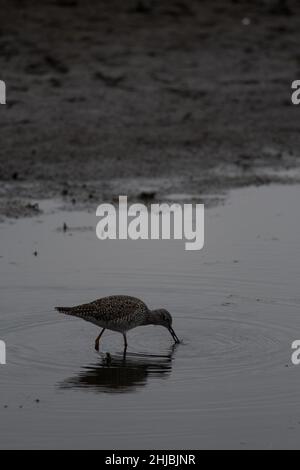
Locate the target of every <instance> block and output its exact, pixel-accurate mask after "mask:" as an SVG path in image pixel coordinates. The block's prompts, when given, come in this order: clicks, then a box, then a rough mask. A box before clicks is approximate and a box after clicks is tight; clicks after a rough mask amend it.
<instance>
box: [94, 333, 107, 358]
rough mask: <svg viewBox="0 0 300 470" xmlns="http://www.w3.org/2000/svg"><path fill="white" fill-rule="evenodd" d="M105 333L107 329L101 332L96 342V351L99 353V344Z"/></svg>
mask: <svg viewBox="0 0 300 470" xmlns="http://www.w3.org/2000/svg"><path fill="white" fill-rule="evenodd" d="M104 331H105V328H103V330H102V331H101V333H100V335H99V336H98V338H96V341H95V349H96V351H97V352H98V351H99V342H100V338H101V336H102V335H103V333H104Z"/></svg>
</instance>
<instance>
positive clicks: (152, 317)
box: [145, 310, 160, 325]
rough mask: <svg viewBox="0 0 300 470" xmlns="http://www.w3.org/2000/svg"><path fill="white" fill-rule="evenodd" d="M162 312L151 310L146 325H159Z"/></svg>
mask: <svg viewBox="0 0 300 470" xmlns="http://www.w3.org/2000/svg"><path fill="white" fill-rule="evenodd" d="M159 324H160V310H149V312H148V313H147V316H146V320H145V325H159Z"/></svg>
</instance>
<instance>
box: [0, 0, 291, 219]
mask: <svg viewBox="0 0 300 470" xmlns="http://www.w3.org/2000/svg"><path fill="white" fill-rule="evenodd" d="M284 5H285V6H284ZM1 8H2V9H3V12H4V14H3V15H1V19H0V69H1V74H2V75H1V79H3V80H5V81H6V82H7V105H6V106H1V108H0V132H1V148H0V182H1V186H0V190H1V191H0V196H1V201H0V213H1V214H5V215H6V214H7V213H8V214H12V215H18V214H19V213H20V212H21V213H22V212H23V214H24V215H26V213H27V212H28V208H26V207H24V204H23V202H24V201H26V204H27V198H29V199H30V198H31V199H34V198H39V199H40V198H43V197H45V198H49V197H57V196H60V195H61V196H63V197H64V198H65V199H66V200H67V202H69V203H73V204H74V205H75V206H76V207H79V204H81V203H87V204H90V202H91V201H93V200H100V199H106V200H107V199H108V200H111V199H112V198H113V197H114V196H115V195H116V194H117V195H119V194H120V193H121V192H122V193H123V194H128V195H129V196H130V195H132V196H133V197H140V196H142V195H143V193H145V191H148V192H149V191H150V192H152V193H153V192H154V193H155V194H156V195H157V196H158V197H160V195H161V194H163V193H164V192H177V193H178V192H187V191H188V192H193V193H199V191H206V192H207V191H208V190H212V191H215V190H220V189H221V188H224V187H226V188H228V187H237V186H243V185H248V184H264V183H268V182H270V181H277V180H276V178H274V177H273V176H270V175H269V174H265V173H264V169H265V168H272V169H280V170H282V169H284V170H286V169H289V168H292V167H293V166H295V165H297V163H298V160H299V158H298V157H299V155H298V153H299V152H298V149H299V146H300V142H299V135H300V133H299V125H298V122H299V112H298V111H299V108H297V107H296V106H292V104H291V99H290V98H291V82H292V81H293V80H295V79H297V78H299V77H298V75H299V64H300V61H299V47H298V44H299V40H300V38H299V35H300V15H299V13H300V5H299V2H298V1H296V0H290V1H288V2H280V1H277V0H269V1H267V0H266V1H263V0H262V1H255V2H253V1H243V2H228V1H227V0H226V1H225V0H213V1H209V2H208V1H207V2H204V1H203V2H199V1H196V0H195V1H193V0H191V1H185V0H181V1H178V2H175V3H174V2H172V4H170V2H169V1H168V0H161V1H159V2H158V1H139V0H128V1H124V2H120V1H117V0H113V1H110V2H104V1H98V0H88V1H86V0H85V1H83V0H76V1H65V0H55V1H53V0H47V1H45V2H43V3H42V4H40V3H39V2H37V1H36V0H27V1H26V2H21V1H14V2H12V1H11V0H2V4H1ZM62 31H63V32H64V33H63V34H61V32H62ZM130 181H131V183H130V184H129V182H130ZM18 198H20V199H21V202H18V201H17V202H15V204H14V206H12V205H11V200H12V199H18ZM26 204H25V206H26ZM16 205H17V207H15V206H16Z"/></svg>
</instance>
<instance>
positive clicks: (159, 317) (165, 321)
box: [151, 308, 180, 343]
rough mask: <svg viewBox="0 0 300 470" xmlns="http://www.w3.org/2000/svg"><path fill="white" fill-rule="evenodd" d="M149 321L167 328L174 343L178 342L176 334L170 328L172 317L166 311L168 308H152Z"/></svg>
mask: <svg viewBox="0 0 300 470" xmlns="http://www.w3.org/2000/svg"><path fill="white" fill-rule="evenodd" d="M151 323H152V324H153V325H159V326H164V327H165V328H167V329H168V330H169V332H170V333H171V335H172V338H173V339H174V341H175V343H180V341H179V339H178V336H177V335H176V333H175V331H174V330H173V328H172V323H173V318H172V315H171V314H170V313H169V312H168V310H165V309H164V308H160V309H158V310H152V312H151Z"/></svg>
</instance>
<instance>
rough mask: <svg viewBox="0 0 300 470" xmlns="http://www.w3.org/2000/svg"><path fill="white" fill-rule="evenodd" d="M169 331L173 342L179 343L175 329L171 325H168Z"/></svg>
mask: <svg viewBox="0 0 300 470" xmlns="http://www.w3.org/2000/svg"><path fill="white" fill-rule="evenodd" d="M169 332H170V333H171V335H172V338H173V339H174V341H175V343H180V341H179V338H178V336H177V335H176V333H175V331H174V330H173V328H172V327H171V326H170V327H169Z"/></svg>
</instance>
